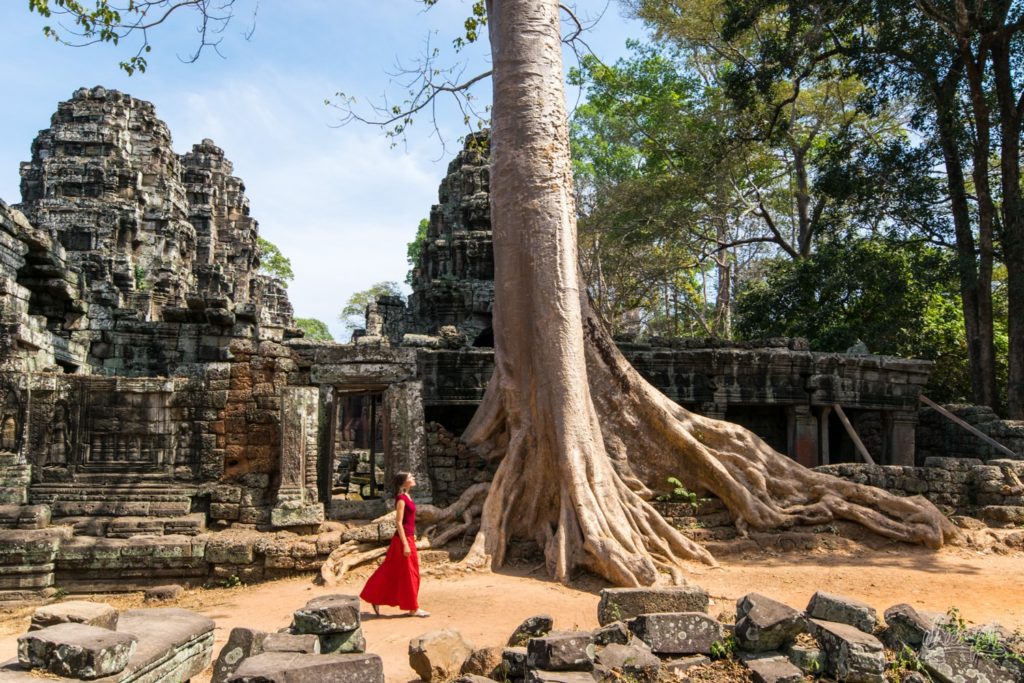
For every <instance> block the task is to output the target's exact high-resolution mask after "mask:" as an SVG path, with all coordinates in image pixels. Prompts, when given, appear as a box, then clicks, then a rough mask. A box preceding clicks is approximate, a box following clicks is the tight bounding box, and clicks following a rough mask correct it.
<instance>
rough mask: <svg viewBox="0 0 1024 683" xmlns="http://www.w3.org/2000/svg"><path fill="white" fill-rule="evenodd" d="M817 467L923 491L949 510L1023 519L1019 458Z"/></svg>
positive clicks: (897, 489) (900, 491) (892, 488)
mask: <svg viewBox="0 0 1024 683" xmlns="http://www.w3.org/2000/svg"><path fill="white" fill-rule="evenodd" d="M817 470H818V471H820V472H827V473H829V474H834V475H836V476H838V477H842V478H843V479H848V480H850V481H853V482H856V483H858V484H868V485H870V486H877V487H878V488H882V489H885V490H887V491H889V492H891V493H895V494H896V495H901V496H903V495H907V496H913V495H923V496H924V497H925V498H927V499H928V500H930V501H932V502H933V503H935V504H936V505H937V506H938V507H939V509H941V510H943V511H944V512H946V513H948V514H958V515H969V516H974V517H978V518H980V519H982V520H984V521H986V522H988V523H990V524H993V525H995V526H1001V525H1004V524H1006V525H1017V524H1024V483H1022V479H1024V461H1017V460H1005V459H1002V460H989V461H988V462H987V463H983V462H982V461H981V460H977V459H971V458H938V457H930V458H927V459H926V460H925V461H924V464H923V466H922V467H899V466H888V467H886V466H879V465H865V464H860V463H856V464H855V463H844V464H841V465H826V466H823V467H819V468H817Z"/></svg>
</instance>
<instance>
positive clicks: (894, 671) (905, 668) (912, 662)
mask: <svg viewBox="0 0 1024 683" xmlns="http://www.w3.org/2000/svg"><path fill="white" fill-rule="evenodd" d="M912 671H917V672H920V673H925V669H924V664H922V663H921V659H920V658H919V657H918V656H917V652H915V651H914V649H913V648H911V647H909V646H908V645H903V646H902V647H901V648H900V650H899V651H898V652H897V653H896V657H895V658H894V659H893V661H892V663H891V664H890V665H889V675H890V677H891V678H892V680H895V681H901V680H903V677H904V676H905V675H906V674H908V673H910V672H912Z"/></svg>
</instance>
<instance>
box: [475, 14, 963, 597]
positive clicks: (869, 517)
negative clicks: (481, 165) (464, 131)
mask: <svg viewBox="0 0 1024 683" xmlns="http://www.w3.org/2000/svg"><path fill="white" fill-rule="evenodd" d="M558 11H559V10H558V3H557V2H556V1H555V0H492V1H491V2H489V3H488V26H489V30H490V36H491V46H492V49H493V60H494V106H493V131H492V137H491V141H492V150H491V164H492V167H491V168H492V171H491V178H492V182H491V187H492V192H491V217H492V225H493V230H494V252H495V310H494V331H495V357H496V370H495V374H494V377H493V378H492V380H491V383H490V384H489V386H488V389H487V394H486V396H485V398H484V402H483V405H482V406H481V407H480V409H479V411H478V412H477V414H476V416H475V417H474V419H473V422H472V423H471V424H470V426H469V428H468V429H467V431H466V434H465V435H464V439H465V440H466V441H467V442H469V443H470V444H471V445H474V446H476V447H477V448H478V449H481V450H482V451H489V452H491V453H492V454H496V455H501V457H502V460H501V464H500V465H499V467H498V470H497V472H496V474H495V477H494V480H493V482H492V484H491V489H490V491H489V494H488V497H487V500H486V502H485V504H484V506H483V512H482V518H481V523H480V530H479V532H478V534H477V537H476V539H475V541H474V544H473V547H472V549H471V551H470V554H469V556H468V557H467V562H469V563H477V564H484V565H494V564H499V565H500V564H501V563H502V561H503V559H504V553H505V548H506V546H507V543H508V541H509V540H510V539H511V538H514V537H518V538H528V539H535V540H537V541H538V542H539V544H540V545H541V547H543V548H544V552H545V557H546V558H547V562H548V566H549V568H550V570H551V572H552V574H553V575H554V576H555V577H556V578H558V579H560V580H566V579H568V577H569V576H570V574H571V572H572V571H573V570H574V569H576V568H585V569H589V570H591V571H594V572H596V573H598V574H601V575H603V576H605V577H607V578H608V579H609V580H611V581H613V582H614V583H617V584H620V585H636V584H649V583H652V582H654V581H655V580H656V578H657V576H658V573H659V570H660V569H661V570H666V571H668V572H669V573H671V574H672V575H673V577H674V578H676V579H680V578H681V574H680V573H679V560H681V559H684V558H690V559H698V560H702V561H705V562H713V560H712V558H711V557H710V556H709V555H708V553H707V552H706V551H705V550H704V549H703V548H701V547H700V546H698V545H696V544H694V543H693V542H691V541H690V540H688V539H687V538H685V537H684V536H682V535H681V534H680V533H679V532H678V531H677V530H675V529H674V528H672V527H671V526H670V525H668V524H667V523H666V522H665V521H664V520H663V519H662V518H661V516H660V515H658V513H657V512H656V511H655V510H654V509H653V508H652V507H651V506H650V504H649V503H648V502H647V501H646V499H648V498H649V497H650V494H651V492H650V490H649V489H648V488H647V486H645V485H644V483H643V482H645V481H646V482H651V481H656V480H661V479H660V478H662V477H664V476H665V475H666V474H670V475H673V476H677V477H679V478H680V479H682V481H684V482H685V483H686V484H687V485H688V486H689V487H690V488H693V489H703V490H707V491H710V492H712V493H714V494H715V495H717V496H719V497H720V498H721V499H722V500H723V501H724V502H725V504H726V505H727V506H728V507H729V509H730V510H731V512H732V514H733V515H734V516H735V518H736V521H737V524H738V526H740V528H741V529H744V528H745V527H746V526H747V525H750V526H754V527H757V528H781V527H787V526H791V525H794V524H802V523H808V524H819V523H822V522H826V521H829V520H832V519H835V518H843V519H850V520H854V521H857V522H860V523H862V524H863V525H865V526H866V527H868V528H869V529H872V530H874V531H876V532H878V533H881V534H884V535H886V536H889V537H892V538H896V539H899V540H904V541H910V542H921V543H926V544H928V545H930V546H933V547H937V546H939V545H941V544H942V543H943V542H944V541H945V540H947V539H948V538H949V537H950V536H951V535H952V534H954V533H955V530H954V529H953V527H952V525H950V523H949V522H948V521H947V520H946V519H945V517H943V515H942V514H941V513H939V511H938V510H937V509H935V507H934V506H932V505H931V504H930V503H928V502H927V501H926V500H924V499H923V498H913V499H908V498H897V497H894V496H891V495H889V494H887V493H885V492H884V491H881V490H879V489H875V488H872V487H866V486H859V485H855V484H851V483H849V482H845V481H841V480H839V479H836V478H833V477H829V476H826V475H822V474H819V473H815V472H813V471H810V470H807V469H805V468H803V467H801V466H799V465H798V464H796V463H795V462H794V461H792V460H790V459H789V458H787V457H786V456H784V455H781V454H779V453H777V452H775V451H774V450H772V449H771V448H770V447H769V446H767V444H765V443H764V442H763V441H762V440H761V439H759V438H758V437H757V436H756V435H754V434H752V433H751V432H749V431H747V430H745V429H743V428H740V427H737V426H735V425H731V424H728V423H725V422H720V421H717V420H711V419H707V418H703V417H700V416H697V415H694V414H691V413H689V412H687V411H686V410H684V409H682V408H680V407H679V406H677V405H676V404H674V403H673V402H672V401H670V400H669V399H668V398H666V397H665V396H663V395H662V394H660V393H659V392H658V391H657V390H656V389H654V388H653V387H651V386H650V385H649V384H648V383H647V382H646V381H645V380H643V379H642V378H641V377H640V376H639V374H638V373H636V371H635V370H634V369H633V368H632V367H631V366H630V365H629V363H628V362H627V361H626V360H625V359H624V358H623V357H622V355H621V354H620V353H619V351H618V349H617V348H616V347H615V345H614V343H612V340H611V338H610V337H609V335H608V334H607V333H606V332H605V329H604V327H603V325H602V323H601V322H600V320H599V319H598V318H597V316H596V315H595V314H594V312H593V311H592V310H591V307H590V306H589V303H588V301H587V297H586V291H585V289H584V288H583V287H582V286H581V284H580V275H579V272H578V266H577V254H576V231H575V210H574V206H573V203H572V196H573V195H572V191H571V187H572V169H571V166H570V158H569V144H568V133H567V124H566V114H565V108H564V95H563V90H562V74H563V72H562V59H561V44H560V40H559V16H558Z"/></svg>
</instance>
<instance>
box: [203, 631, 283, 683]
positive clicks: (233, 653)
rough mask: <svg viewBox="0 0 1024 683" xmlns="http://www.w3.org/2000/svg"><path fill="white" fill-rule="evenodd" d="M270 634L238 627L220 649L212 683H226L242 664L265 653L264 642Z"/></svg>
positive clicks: (211, 679) (214, 666)
mask: <svg viewBox="0 0 1024 683" xmlns="http://www.w3.org/2000/svg"><path fill="white" fill-rule="evenodd" d="M268 635H269V634H267V633H264V632H263V631H257V630H255V629H251V628H244V627H236V628H233V629H231V633H229V634H228V641H227V642H226V643H224V647H222V648H221V649H220V654H219V655H217V661H216V662H215V663H214V665H213V676H212V678H210V683H224V681H226V680H227V679H228V678H230V677H231V675H232V674H234V673H235V671H237V670H238V667H239V666H241V665H242V662H243V661H244V660H246V659H248V658H249V657H254V656H255V655H258V654H260V653H261V652H263V642H264V641H265V640H266V638H267V636H268Z"/></svg>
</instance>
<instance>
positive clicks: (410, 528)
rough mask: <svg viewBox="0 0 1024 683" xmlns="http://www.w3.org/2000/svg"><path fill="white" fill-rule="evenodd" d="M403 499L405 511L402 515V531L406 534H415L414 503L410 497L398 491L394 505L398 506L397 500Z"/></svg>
mask: <svg viewBox="0 0 1024 683" xmlns="http://www.w3.org/2000/svg"><path fill="white" fill-rule="evenodd" d="M400 499H401V500H404V501H405V513H404V514H403V515H402V531H404V532H405V535H406V536H416V503H414V502H412V498H410V497H409V496H407V495H405V494H404V493H399V494H398V495H397V496H395V506H396V507H397V506H398V501H399V500H400Z"/></svg>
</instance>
